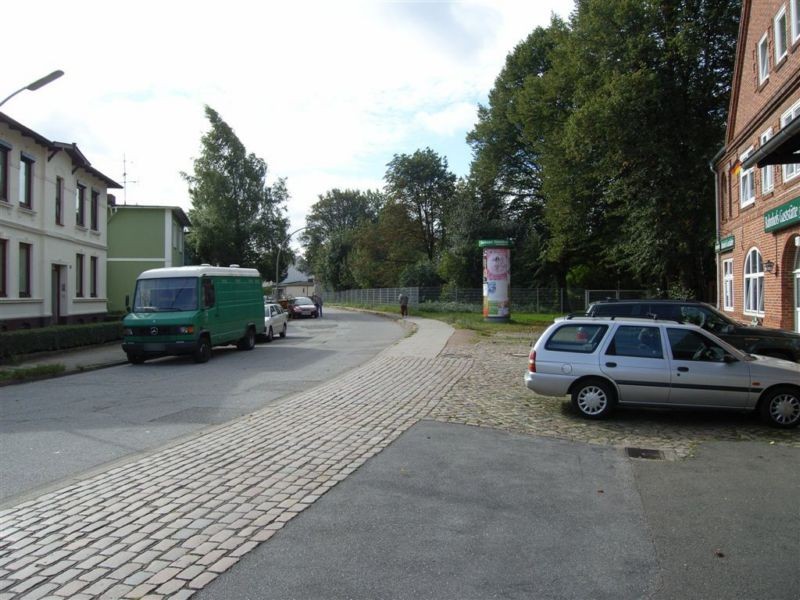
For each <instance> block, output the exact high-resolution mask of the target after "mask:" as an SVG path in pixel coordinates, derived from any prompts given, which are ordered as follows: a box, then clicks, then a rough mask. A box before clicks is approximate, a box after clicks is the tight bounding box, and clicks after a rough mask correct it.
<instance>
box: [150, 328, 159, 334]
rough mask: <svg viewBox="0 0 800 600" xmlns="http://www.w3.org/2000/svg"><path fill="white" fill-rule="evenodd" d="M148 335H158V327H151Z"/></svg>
mask: <svg viewBox="0 0 800 600" xmlns="http://www.w3.org/2000/svg"><path fill="white" fill-rule="evenodd" d="M150 335H158V327H151V328H150Z"/></svg>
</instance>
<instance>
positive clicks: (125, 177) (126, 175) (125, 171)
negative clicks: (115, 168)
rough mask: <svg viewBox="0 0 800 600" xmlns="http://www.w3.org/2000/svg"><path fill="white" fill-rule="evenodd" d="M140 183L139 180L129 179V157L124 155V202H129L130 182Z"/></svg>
mask: <svg viewBox="0 0 800 600" xmlns="http://www.w3.org/2000/svg"><path fill="white" fill-rule="evenodd" d="M129 183H139V182H138V181H128V159H127V157H126V156H125V154H123V155H122V203H123V204H126V205H127V204H128V184H129Z"/></svg>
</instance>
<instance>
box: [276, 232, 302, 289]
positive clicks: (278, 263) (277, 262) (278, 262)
mask: <svg viewBox="0 0 800 600" xmlns="http://www.w3.org/2000/svg"><path fill="white" fill-rule="evenodd" d="M303 229H308V227H301V228H300V229H295V230H294V231H293V232H292V233H290V234H289V235H288V236H286V239H285V240H283V242H282V243H281V244H278V256H276V257H275V302H277V301H278V266H279V265H280V264H281V248H283V245H284V244H286V243H287V242H288V241H289V240H290V239H292V236H293V235H294V234H295V233H297V232H298V231H303Z"/></svg>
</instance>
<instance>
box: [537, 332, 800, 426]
mask: <svg viewBox="0 0 800 600" xmlns="http://www.w3.org/2000/svg"><path fill="white" fill-rule="evenodd" d="M525 384H526V385H527V387H528V388H529V389H531V390H533V391H534V392H536V393H538V394H542V395H544V396H566V395H571V397H572V403H573V405H574V406H575V408H576V409H577V410H578V411H579V412H580V413H581V414H582V415H583V416H585V417H587V418H590V419H600V418H603V417H606V416H608V415H609V414H610V413H611V411H612V410H613V409H614V408H615V407H616V406H617V405H619V406H625V405H630V406H653V407H661V408H665V407H667V408H668V407H676V408H677V407H682V408H692V407H694V408H724V409H734V410H740V411H743V410H757V411H759V413H760V414H761V416H762V417H763V418H764V419H765V420H766V421H767V422H768V423H770V424H771V425H774V426H776V427H795V426H797V425H798V423H800V364H797V363H793V362H789V361H786V360H781V359H777V358H770V357H766V356H759V355H753V354H747V353H744V352H741V351H739V350H737V349H736V348H734V347H733V346H731V345H730V344H728V343H726V342H723V341H722V340H720V339H719V338H717V337H715V336H714V335H713V334H711V333H709V332H707V331H704V330H702V329H700V328H699V327H697V326H695V325H689V324H680V323H676V322H674V321H656V320H650V319H633V318H625V319H614V318H591V317H580V318H568V319H562V320H558V321H556V322H555V323H553V324H552V325H551V326H550V327H548V329H547V330H546V331H545V332H544V334H543V335H542V336H541V337H540V338H539V339H538V340H537V341H536V344H535V345H534V346H533V348H532V350H531V353H530V358H529V360H528V372H527V373H526V374H525Z"/></svg>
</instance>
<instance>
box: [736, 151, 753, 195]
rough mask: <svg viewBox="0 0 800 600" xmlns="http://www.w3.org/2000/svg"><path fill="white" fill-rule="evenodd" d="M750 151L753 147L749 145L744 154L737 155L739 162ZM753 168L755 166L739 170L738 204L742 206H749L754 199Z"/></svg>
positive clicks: (745, 157) (743, 159)
mask: <svg viewBox="0 0 800 600" xmlns="http://www.w3.org/2000/svg"><path fill="white" fill-rule="evenodd" d="M752 153H753V147H752V146H750V147H749V148H748V149H747V150H746V151H745V152H744V154H742V155H741V156H740V157H739V162H740V163H743V162H744V161H745V160H746V159H747V157H748V156H750V155H751V154H752ZM755 169H756V168H755V167H750V168H749V169H740V170H739V206H741V207H742V208H744V207H745V206H750V205H751V204H753V203H754V202H755V201H756V175H755Z"/></svg>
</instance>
